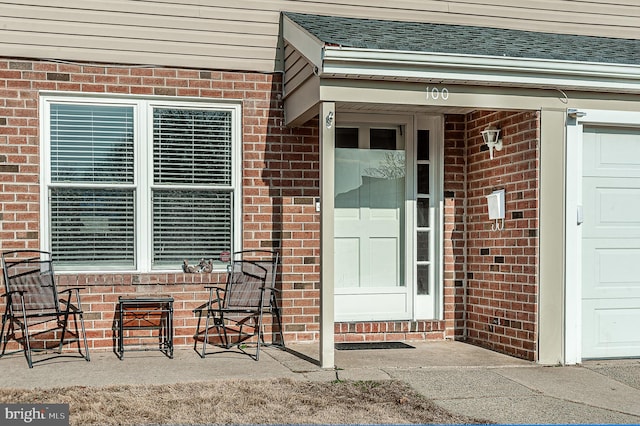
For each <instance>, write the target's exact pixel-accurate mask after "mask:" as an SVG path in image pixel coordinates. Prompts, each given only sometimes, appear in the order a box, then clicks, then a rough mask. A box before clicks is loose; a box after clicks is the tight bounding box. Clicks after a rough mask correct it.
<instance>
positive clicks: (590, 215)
mask: <svg viewBox="0 0 640 426" xmlns="http://www.w3.org/2000/svg"><path fill="white" fill-rule="evenodd" d="M582 168H583V175H582V205H583V215H584V222H583V224H582V357H583V358H613V357H631V356H640V326H638V325H639V324H640V213H638V212H640V130H639V129H633V128H628V129H621V128H588V127H585V129H584V133H583V163H582Z"/></svg>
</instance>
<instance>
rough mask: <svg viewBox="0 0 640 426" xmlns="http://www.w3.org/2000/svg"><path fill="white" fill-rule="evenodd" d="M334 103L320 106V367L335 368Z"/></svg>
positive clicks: (324, 103) (325, 103)
mask: <svg viewBox="0 0 640 426" xmlns="http://www.w3.org/2000/svg"><path fill="white" fill-rule="evenodd" d="M335 110H336V108H335V103H333V102H322V103H320V123H319V127H320V366H321V367H322V368H334V367H335V362H334V350H335V348H334V318H335V316H334V303H335V297H334V262H333V260H334V259H333V256H334V254H333V250H334V243H333V238H334V223H333V221H334V215H333V210H334V178H335V173H334V164H335V128H336V126H335V122H336V120H335V118H336V117H335V114H336V111H335Z"/></svg>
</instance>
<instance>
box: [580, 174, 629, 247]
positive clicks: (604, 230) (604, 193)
mask: <svg viewBox="0 0 640 426" xmlns="http://www.w3.org/2000/svg"><path fill="white" fill-rule="evenodd" d="M583 190H584V195H583V211H584V216H585V217H584V224H583V231H582V232H583V236H584V237H585V238H594V237H595V238H612V237H617V238H640V214H638V212H640V179H622V178H584V179H583Z"/></svg>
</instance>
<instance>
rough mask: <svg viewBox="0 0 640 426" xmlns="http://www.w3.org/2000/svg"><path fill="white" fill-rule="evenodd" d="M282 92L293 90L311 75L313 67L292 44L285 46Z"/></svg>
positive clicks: (286, 93) (286, 92)
mask: <svg viewBox="0 0 640 426" xmlns="http://www.w3.org/2000/svg"><path fill="white" fill-rule="evenodd" d="M284 63H285V70H284V81H285V86H284V94H285V96H286V95H288V94H290V93H292V92H293V91H295V90H296V89H297V88H298V87H299V86H300V85H301V84H302V83H304V82H305V81H307V79H308V78H309V77H311V76H312V75H313V67H312V65H311V64H309V63H308V62H307V60H306V59H305V58H303V57H302V55H300V53H299V52H298V51H297V50H295V49H294V48H293V47H292V46H290V45H288V44H287V45H286V46H285V61H284Z"/></svg>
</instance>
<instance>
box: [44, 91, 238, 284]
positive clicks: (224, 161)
mask: <svg viewBox="0 0 640 426" xmlns="http://www.w3.org/2000/svg"><path fill="white" fill-rule="evenodd" d="M101 100H102V102H101ZM45 104H46V106H47V108H45V111H46V112H47V113H48V114H45V115H46V117H45V118H44V119H45V135H46V136H45V149H46V151H47V152H48V157H46V158H48V163H49V168H48V170H45V171H43V175H44V181H46V182H47V186H46V191H47V194H46V195H47V196H46V200H45V203H46V204H47V207H46V211H47V212H48V214H49V218H48V221H47V226H46V227H45V230H46V234H47V240H48V244H49V246H50V247H47V248H48V249H50V250H51V251H52V252H53V254H54V256H55V259H56V263H57V264H58V265H59V267H61V268H62V269H67V270H102V269H104V270H110V269H111V270H116V269H122V270H135V271H139V272H144V271H147V270H151V269H154V268H155V269H166V270H176V269H179V268H180V267H181V265H182V262H183V260H184V259H190V260H194V261H196V260H199V259H201V258H206V259H217V258H218V257H219V254H220V252H222V251H227V250H232V249H233V241H234V236H235V235H237V232H239V230H238V229H237V228H238V227H234V220H233V219H234V204H235V203H237V201H236V198H237V194H238V191H236V190H235V187H234V161H235V160H234V158H235V157H234V137H237V135H234V131H235V130H234V129H235V128H236V122H237V120H238V117H239V113H238V112H239V106H237V105H234V106H231V107H227V106H224V105H223V106H220V107H217V108H214V107H212V106H211V105H209V104H207V106H206V107H202V106H201V105H202V104H200V103H185V102H179V103H178V102H177V103H175V104H172V105H165V104H163V105H158V104H154V102H153V100H123V99H120V100H116V99H108V100H105V99H91V100H87V99H83V98H78V99H76V98H74V99H70V98H64V99H60V98H53V97H52V98H50V99H49V98H46V99H45Z"/></svg>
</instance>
